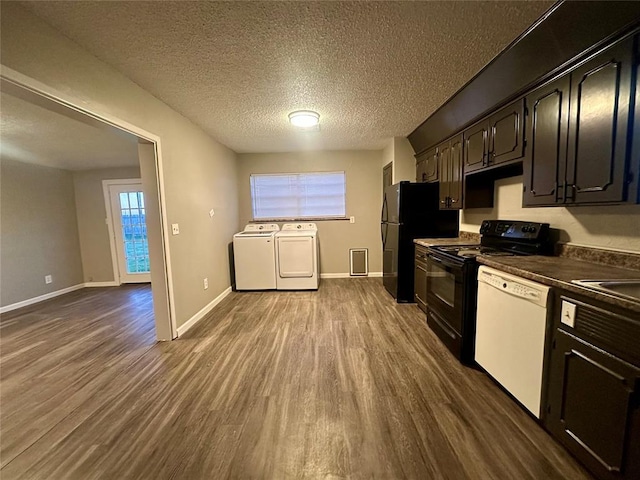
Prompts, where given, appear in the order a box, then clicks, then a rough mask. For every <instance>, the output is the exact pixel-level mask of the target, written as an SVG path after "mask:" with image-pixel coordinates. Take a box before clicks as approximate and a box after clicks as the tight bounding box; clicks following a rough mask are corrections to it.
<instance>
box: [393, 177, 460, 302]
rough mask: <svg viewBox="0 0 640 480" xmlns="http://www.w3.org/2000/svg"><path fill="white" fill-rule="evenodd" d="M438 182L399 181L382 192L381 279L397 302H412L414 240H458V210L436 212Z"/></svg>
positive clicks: (437, 205)
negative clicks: (455, 238) (446, 238)
mask: <svg viewBox="0 0 640 480" xmlns="http://www.w3.org/2000/svg"><path fill="white" fill-rule="evenodd" d="M438 188H439V185H438V184H437V183H409V182H400V183H397V184H395V185H390V186H388V187H387V188H385V190H384V199H383V202H382V220H381V225H380V228H381V233H382V273H383V275H382V280H383V283H384V286H385V288H386V289H387V290H388V291H389V293H391V295H393V297H394V298H395V299H396V300H397V301H398V303H402V302H413V278H414V245H413V240H414V239H415V238H443V237H457V236H458V231H459V225H458V224H459V222H458V215H459V213H458V211H457V210H439V192H438Z"/></svg>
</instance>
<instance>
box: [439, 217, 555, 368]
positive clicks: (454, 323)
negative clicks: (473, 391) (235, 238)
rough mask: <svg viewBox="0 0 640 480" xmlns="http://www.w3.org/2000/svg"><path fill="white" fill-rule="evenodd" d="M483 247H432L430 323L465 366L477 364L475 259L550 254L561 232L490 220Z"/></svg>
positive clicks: (484, 229) (482, 229) (484, 224)
mask: <svg viewBox="0 0 640 480" xmlns="http://www.w3.org/2000/svg"><path fill="white" fill-rule="evenodd" d="M480 233H481V235H482V237H481V239H480V244H473V245H438V246H432V247H429V255H428V256H427V324H428V325H429V327H431V329H432V330H433V331H434V332H435V333H436V335H438V337H439V338H440V339H441V340H442V342H443V343H444V344H445V345H446V346H447V348H448V349H449V350H451V352H452V353H453V354H454V355H455V356H456V357H457V358H458V359H460V361H461V362H462V363H465V364H472V363H473V356H474V346H475V332H476V297H477V292H478V281H477V275H478V264H477V262H476V256H478V255H490V256H504V255H550V254H553V248H554V245H555V239H556V238H555V237H556V233H557V232H556V231H555V230H553V229H550V228H549V224H548V223H535V222H519V221H509V220H485V221H483V222H482V225H481V227H480Z"/></svg>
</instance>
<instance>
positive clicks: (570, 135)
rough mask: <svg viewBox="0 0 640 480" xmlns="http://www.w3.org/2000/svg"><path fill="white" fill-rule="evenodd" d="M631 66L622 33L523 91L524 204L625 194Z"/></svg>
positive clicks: (617, 198)
mask: <svg viewBox="0 0 640 480" xmlns="http://www.w3.org/2000/svg"><path fill="white" fill-rule="evenodd" d="M632 70H633V48H632V42H631V40H627V41H624V42H621V43H619V44H617V45H615V46H613V47H611V48H609V49H607V50H605V51H604V52H602V53H600V54H598V55H596V56H595V57H593V58H592V59H590V60H589V61H587V62H585V63H583V64H582V65H580V66H579V67H578V68H577V69H575V70H573V71H572V72H570V73H569V74H567V75H565V76H564V77H561V78H559V79H558V80H555V81H553V82H551V83H549V84H547V85H545V86H543V87H541V88H538V89H536V90H535V91H533V92H532V93H530V94H529V95H527V97H526V101H527V107H528V109H529V112H528V115H529V118H528V123H527V139H528V145H527V151H526V159H525V162H524V166H523V171H524V197H523V204H524V206H543V205H558V204H564V205H577V204H606V203H620V202H624V201H626V198H627V187H628V183H629V182H630V180H631V179H630V175H629V174H628V163H627V162H628V160H629V152H628V149H629V146H628V145H629V142H628V141H629V139H630V135H631V133H630V132H631V120H632V114H631V112H630V111H629V109H630V108H631V107H632V106H633V101H632V100H633V94H634V92H633V88H632V77H633V72H632Z"/></svg>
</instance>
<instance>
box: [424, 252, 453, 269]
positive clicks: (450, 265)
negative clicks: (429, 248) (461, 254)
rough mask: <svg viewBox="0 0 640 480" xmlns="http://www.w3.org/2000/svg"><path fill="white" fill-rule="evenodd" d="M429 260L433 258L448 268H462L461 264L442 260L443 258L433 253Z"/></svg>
mask: <svg viewBox="0 0 640 480" xmlns="http://www.w3.org/2000/svg"><path fill="white" fill-rule="evenodd" d="M428 260H432V261H434V262H436V263H440V264H441V265H443V266H445V267H447V268H460V265H455V264H453V263H450V262H447V261H446V260H442V259H441V258H438V257H436V256H434V255H433V254H432V255H429V257H428Z"/></svg>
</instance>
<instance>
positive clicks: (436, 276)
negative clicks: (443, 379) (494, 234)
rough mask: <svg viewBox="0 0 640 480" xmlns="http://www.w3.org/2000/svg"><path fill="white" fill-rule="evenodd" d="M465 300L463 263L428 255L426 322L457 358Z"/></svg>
mask: <svg viewBox="0 0 640 480" xmlns="http://www.w3.org/2000/svg"><path fill="white" fill-rule="evenodd" d="M463 303H464V265H463V263H457V262H454V261H451V260H448V259H446V258H443V257H441V256H439V255H438V254H435V253H433V252H432V253H431V254H429V256H428V257H427V321H428V323H429V326H430V327H431V328H432V329H433V330H434V331H435V332H436V333H437V334H438V336H439V337H440V338H441V339H442V340H443V341H444V342H445V344H446V345H447V346H448V347H449V349H451V350H452V351H453V352H454V353H455V354H456V356H458V357H460V348H461V337H462V333H463V332H462V320H463V318H462V316H463V315H462V312H463Z"/></svg>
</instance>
